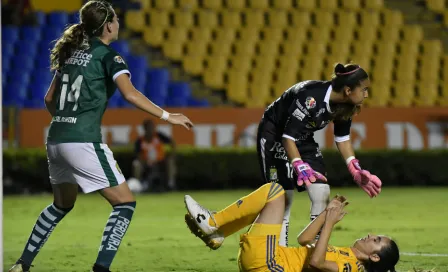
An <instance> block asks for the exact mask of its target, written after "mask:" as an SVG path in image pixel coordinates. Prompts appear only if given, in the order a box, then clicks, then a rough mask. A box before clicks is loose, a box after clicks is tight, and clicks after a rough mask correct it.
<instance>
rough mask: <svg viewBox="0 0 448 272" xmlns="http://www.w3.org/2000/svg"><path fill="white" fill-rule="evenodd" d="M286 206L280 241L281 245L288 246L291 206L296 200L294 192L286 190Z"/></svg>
mask: <svg viewBox="0 0 448 272" xmlns="http://www.w3.org/2000/svg"><path fill="white" fill-rule="evenodd" d="M285 193H286V206H285V215H284V216H283V224H282V230H281V232H280V238H279V240H278V243H279V245H281V246H284V247H287V246H288V232H289V217H290V215H291V206H292V201H293V199H294V190H286V191H285Z"/></svg>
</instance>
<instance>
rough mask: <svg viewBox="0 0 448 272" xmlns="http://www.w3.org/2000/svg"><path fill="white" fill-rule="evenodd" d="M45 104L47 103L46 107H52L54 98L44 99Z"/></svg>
mask: <svg viewBox="0 0 448 272" xmlns="http://www.w3.org/2000/svg"><path fill="white" fill-rule="evenodd" d="M44 102H45V105H51V103H53V97H51V96H49V95H46V96H45V97H44Z"/></svg>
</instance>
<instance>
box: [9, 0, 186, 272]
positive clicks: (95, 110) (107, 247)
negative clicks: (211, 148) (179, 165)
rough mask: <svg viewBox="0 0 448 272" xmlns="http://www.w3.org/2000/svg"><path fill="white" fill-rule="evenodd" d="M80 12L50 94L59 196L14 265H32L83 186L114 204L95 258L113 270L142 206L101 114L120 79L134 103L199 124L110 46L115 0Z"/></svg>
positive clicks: (98, 271)
mask: <svg viewBox="0 0 448 272" xmlns="http://www.w3.org/2000/svg"><path fill="white" fill-rule="evenodd" d="M79 14H80V22H79V23H78V24H74V25H72V26H70V27H68V28H67V29H66V30H65V31H64V33H63V34H62V36H61V38H59V40H58V41H57V42H56V45H55V47H54V48H53V50H52V51H51V70H53V71H56V73H55V76H54V78H53V81H52V82H51V85H50V87H49V89H48V92H47V94H46V96H45V105H46V106H47V109H48V111H49V112H50V114H51V115H52V117H53V119H52V122H51V125H50V130H49V133H48V138H47V155H48V164H49V172H50V182H51V185H52V188H53V195H54V202H53V203H52V204H51V205H49V206H48V207H46V208H45V209H44V210H43V211H42V213H41V214H40V216H39V218H38V220H37V222H36V224H35V225H34V228H33V230H32V232H31V235H30V236H29V239H28V241H27V243H26V245H25V249H24V250H23V253H22V256H20V259H19V260H18V261H17V263H16V265H14V266H13V267H12V268H11V269H10V270H9V271H10V272H23V271H29V268H30V266H31V263H32V262H33V260H34V258H35V257H36V256H37V254H38V253H39V251H40V250H41V249H42V247H43V245H44V244H45V242H46V241H47V239H48V238H49V237H50V234H51V233H52V231H53V229H54V228H55V227H56V226H57V224H58V223H59V222H60V221H61V220H62V219H63V218H64V217H65V216H66V215H67V214H68V213H69V212H70V211H71V210H72V209H73V207H74V205H75V202H76V197H77V194H78V186H80V187H81V188H82V190H83V191H84V193H91V192H95V191H98V192H99V193H100V194H101V195H102V196H103V197H104V198H105V199H106V200H107V201H108V202H109V203H110V204H111V206H112V212H111V214H110V216H109V219H108V221H107V223H106V226H105V228H104V232H103V236H102V239H98V240H99V241H100V247H99V252H98V256H97V259H96V261H95V264H94V265H93V271H95V272H103V271H106V272H107V271H109V267H110V265H111V263H112V261H113V259H114V258H115V255H116V253H117V251H118V248H119V246H120V244H121V241H122V239H123V237H124V235H125V234H126V231H127V229H128V227H129V225H130V223H131V220H132V216H133V214H134V210H135V207H136V201H135V199H134V196H133V195H132V192H131V191H130V190H129V187H128V185H127V183H126V182H125V178H124V176H123V174H122V173H121V170H120V168H119V167H118V164H117V162H116V161H115V159H114V157H113V154H112V151H111V150H110V149H109V147H108V146H107V144H103V143H102V136H101V120H102V117H103V114H104V111H105V110H106V108H107V103H108V99H109V98H110V97H111V96H112V95H113V94H114V92H115V90H116V89H117V87H118V89H119V90H120V93H121V94H122V95H123V97H124V98H125V99H126V100H127V101H128V102H129V103H131V104H133V105H134V106H136V107H138V108H139V109H141V110H143V111H145V112H147V113H149V114H151V115H152V116H154V117H159V118H161V119H164V120H166V121H168V122H169V123H171V124H175V125H182V126H184V127H185V128H187V129H189V128H190V127H191V126H192V125H193V124H192V123H191V122H190V120H189V119H188V118H187V117H185V116H183V115H182V114H169V113H168V112H166V111H164V110H162V109H161V108H159V107H158V106H156V105H155V104H153V103H152V102H151V101H149V100H148V99H147V98H146V97H145V96H144V95H143V94H142V93H140V92H139V91H137V90H136V89H135V88H134V86H133V85H132V82H131V81H130V77H131V76H130V72H129V69H128V67H127V65H126V63H125V61H124V60H123V59H122V58H121V56H120V55H119V54H118V53H117V52H115V51H114V50H113V49H112V48H111V47H110V46H109V44H110V43H111V42H113V41H115V40H117V38H118V30H119V23H118V18H117V15H116V14H115V11H114V9H113V8H112V6H111V5H110V4H109V3H108V2H106V1H89V2H87V3H86V4H85V5H84V6H83V7H82V8H81V10H80V11H79ZM87 220H88V219H87ZM80 231H82V230H80ZM41 271H45V268H44V269H43V270H41ZM77 271H82V269H81V268H79V267H78V269H77Z"/></svg>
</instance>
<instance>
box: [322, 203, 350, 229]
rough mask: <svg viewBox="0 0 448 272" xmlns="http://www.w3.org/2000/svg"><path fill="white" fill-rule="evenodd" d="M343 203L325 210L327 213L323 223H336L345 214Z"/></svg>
mask: <svg viewBox="0 0 448 272" xmlns="http://www.w3.org/2000/svg"><path fill="white" fill-rule="evenodd" d="M344 207H345V205H341V206H339V207H334V208H331V209H328V210H327V214H326V216H325V223H328V224H331V225H336V223H338V222H339V221H341V220H342V218H344V216H345V215H346V214H347V212H346V211H344Z"/></svg>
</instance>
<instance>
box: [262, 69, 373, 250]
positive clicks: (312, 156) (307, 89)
mask: <svg viewBox="0 0 448 272" xmlns="http://www.w3.org/2000/svg"><path fill="white" fill-rule="evenodd" d="M369 85H370V81H369V76H368V75H367V73H366V72H365V71H364V70H363V69H362V68H361V67H360V66H358V65H355V64H347V65H342V64H337V65H336V66H335V68H334V74H333V76H332V79H331V81H304V82H299V83H297V84H296V85H294V86H292V87H291V88H289V89H288V90H287V91H286V92H285V93H284V94H283V95H282V96H281V97H280V98H278V99H277V100H275V101H274V102H273V103H272V104H271V105H270V106H268V107H267V108H266V111H265V113H264V115H263V118H262V120H261V122H260V124H259V126H258V134H257V151H258V159H259V162H260V166H261V171H262V175H263V177H264V178H265V181H266V182H277V183H279V184H280V185H282V186H283V189H285V191H286V200H287V203H286V207H285V218H284V221H283V228H282V232H281V237H280V245H283V246H287V245H288V226H289V216H290V209H291V204H292V200H293V195H294V188H295V187H296V186H297V189H298V191H299V192H300V191H304V190H305V189H306V190H307V191H308V195H309V198H310V200H311V211H310V219H311V220H313V219H314V218H315V217H316V216H317V215H318V214H320V213H321V212H322V211H323V210H324V209H325V207H326V206H327V204H328V200H329V196H330V187H329V185H328V184H327V183H326V182H327V179H326V177H325V176H326V171H325V164H324V161H323V158H322V153H321V152H320V150H319V145H318V144H317V143H316V142H315V140H314V132H315V131H318V130H321V129H323V128H324V127H326V126H327V125H328V123H330V122H331V121H333V123H334V135H335V142H336V146H337V148H338V150H339V152H340V153H341V155H342V157H343V158H344V160H345V161H346V163H347V167H348V170H349V171H350V173H351V174H352V176H353V178H354V180H355V182H356V183H357V184H358V185H359V186H360V187H361V188H362V189H363V190H364V191H365V192H366V193H367V194H368V195H369V196H370V197H374V196H376V195H378V194H379V193H380V191H381V181H380V179H379V178H378V177H377V176H375V175H371V174H370V173H369V172H368V171H367V170H363V169H361V166H360V164H359V161H358V160H357V159H356V158H355V153H354V151H353V147H352V144H351V141H350V127H351V122H352V117H353V116H354V115H355V114H357V113H359V112H360V109H361V104H362V102H363V100H364V99H365V98H367V97H368V88H369ZM305 185H306V187H305Z"/></svg>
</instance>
